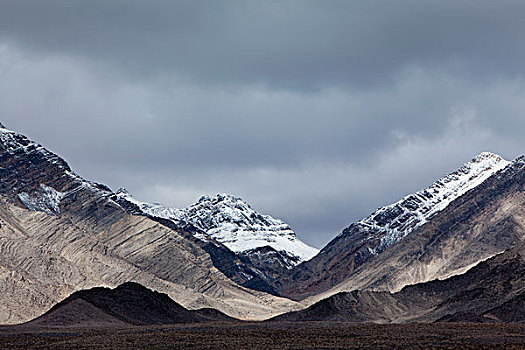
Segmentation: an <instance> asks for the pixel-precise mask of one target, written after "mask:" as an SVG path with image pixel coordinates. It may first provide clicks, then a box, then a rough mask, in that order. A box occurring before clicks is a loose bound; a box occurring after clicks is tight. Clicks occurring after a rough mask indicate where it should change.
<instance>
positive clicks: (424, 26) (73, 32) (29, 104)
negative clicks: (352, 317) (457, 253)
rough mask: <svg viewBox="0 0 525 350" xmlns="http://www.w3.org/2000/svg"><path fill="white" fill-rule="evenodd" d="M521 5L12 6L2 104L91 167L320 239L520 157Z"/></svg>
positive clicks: (174, 197)
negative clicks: (244, 208) (473, 164)
mask: <svg viewBox="0 0 525 350" xmlns="http://www.w3.org/2000/svg"><path fill="white" fill-rule="evenodd" d="M523 7H525V5H524V4H523V3H522V2H511V1H500V2H498V3H497V4H496V2H489V1H462V2H457V1H454V2H452V1H450V2H449V1H443V2H421V1H403V2H386V1H385V2H379V1H378V2H370V1H363V2H347V1H331V2H309V1H300V2H294V1H283V2H262V1H261V2H235V1H231V2H227V1H221V2H218V1H208V2H207V1H198V2H197V1H175V2H173V1H148V2H145V1H90V2H84V1H47V2H45V3H44V2H41V1H20V0H19V1H3V2H2V3H1V4H0V115H1V116H2V117H1V119H2V121H3V122H4V123H5V124H6V125H7V126H8V127H10V128H12V129H17V130H19V131H21V132H23V133H26V134H28V135H29V136H30V137H32V138H33V139H36V140H38V141H40V142H41V143H43V144H44V145H46V146H48V147H49V148H51V149H52V150H54V151H55V152H57V153H59V154H61V155H63V156H64V157H65V158H66V159H67V160H68V161H69V162H70V163H71V165H72V166H73V168H74V169H76V170H77V171H78V172H79V173H80V174H81V175H84V176H85V177H87V178H91V179H93V180H96V181H99V182H104V183H107V184H109V185H110V186H111V187H113V188H117V187H120V186H125V187H127V188H128V190H130V191H131V192H132V193H134V194H135V195H136V197H137V198H139V199H141V200H145V201H160V202H164V203H167V204H170V205H175V206H183V205H188V204H190V203H191V202H193V201H195V200H197V199H198V197H199V196H200V195H201V194H204V193H216V192H232V193H234V194H236V195H239V196H241V197H244V198H245V199H246V200H248V201H249V202H250V203H251V204H252V205H253V206H254V207H255V208H256V209H258V210H260V211H262V212H266V213H270V214H272V215H273V216H276V217H280V218H283V219H285V220H287V221H288V222H289V223H290V224H291V225H292V227H293V228H294V229H295V230H296V231H297V232H298V234H299V236H300V237H301V238H303V239H304V240H306V241H307V242H310V243H312V244H315V245H317V246H320V245H321V244H323V243H325V242H326V241H327V240H329V239H330V238H332V237H333V236H334V235H335V234H337V233H338V232H339V231H340V230H341V229H342V228H343V227H345V226H346V225H348V224H349V223H350V222H352V221H354V220H358V219H359V218H361V217H363V216H365V215H367V214H368V213H370V212H371V211H372V210H374V209H375V208H377V207H378V206H380V205H384V204H388V203H390V202H392V201H395V200H397V199H398V198H400V197H401V196H403V195H405V194H407V193H409V192H413V191H415V190H418V189H419V188H421V187H424V186H426V185H428V184H430V183H431V182H432V181H434V180H435V179H436V178H438V177H440V176H442V175H444V174H445V173H446V172H449V171H452V170H454V169H455V168H457V167H458V166H460V165H461V163H463V162H465V161H467V160H468V159H469V158H470V157H472V156H474V155H475V154H477V153H479V152H481V151H486V150H489V151H494V152H497V153H500V154H502V155H503V156H505V157H506V158H513V157H516V156H518V155H519V154H522V153H525V151H524V150H525V141H524V140H523V137H522V130H524V128H525V115H524V114H525V102H523V101H525V89H524V84H523V76H522V75H523V73H522V72H523V71H524V68H525V67H524V66H523V65H524V63H523V62H525V57H524V56H525V49H524V48H523V47H522V45H521V44H520V41H519V39H520V37H521V36H522V34H523V32H524V30H525V23H524V22H523V21H522V19H521V18H520V15H521V14H522V13H523V10H524V9H523Z"/></svg>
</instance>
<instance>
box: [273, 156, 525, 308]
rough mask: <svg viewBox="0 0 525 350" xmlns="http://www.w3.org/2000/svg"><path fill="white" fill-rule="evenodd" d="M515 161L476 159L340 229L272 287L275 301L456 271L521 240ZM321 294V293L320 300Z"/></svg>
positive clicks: (391, 285) (393, 286) (395, 285)
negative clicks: (275, 290) (277, 294)
mask: <svg viewBox="0 0 525 350" xmlns="http://www.w3.org/2000/svg"><path fill="white" fill-rule="evenodd" d="M522 173H523V169H522V162H521V160H520V159H518V160H516V161H514V162H512V163H509V162H507V161H505V160H503V159H502V158H501V157H499V156H496V155H494V154H491V153H482V154H480V155H479V156H477V157H475V158H474V159H473V160H472V161H470V162H468V163H466V164H465V165H464V166H462V167H461V168H460V169H459V170H458V171H456V172H454V173H451V174H449V175H447V176H445V177H444V178H442V179H441V180H439V181H437V182H436V183H434V184H433V185H431V186H430V187H428V188H427V189H425V190H422V191H419V192H417V193H415V194H413V195H409V196H407V197H405V198H403V199H402V200H401V201H399V202H397V203H394V204H392V205H390V206H387V207H385V208H381V209H379V210H378V211H376V212H375V213H373V214H372V215H370V216H369V217H368V218H366V219H364V220H361V221H360V222H357V223H355V224H352V225H350V226H349V227H348V228H346V229H345V230H344V231H343V232H342V233H341V234H340V235H339V236H337V237H336V238H335V239H334V240H332V241H331V242H330V243H329V244H328V245H327V246H326V247H324V248H323V249H322V250H321V252H320V253H319V254H318V255H317V256H315V257H314V258H313V259H311V260H310V261H307V262H305V263H303V264H300V265H298V266H297V267H296V268H295V269H293V270H292V271H291V273H289V274H288V275H285V276H283V278H282V279H281V280H280V281H279V282H280V286H279V287H278V290H279V292H280V293H281V294H282V295H286V296H290V297H292V298H296V299H301V298H305V297H308V296H313V295H315V294H319V293H321V294H320V295H319V296H318V297H316V298H317V300H318V298H321V297H326V296H328V295H330V294H334V293H337V292H340V291H350V290H355V289H375V290H393V291H395V290H399V289H400V288H402V287H403V286H404V285H407V284H413V283H418V282H423V281H428V280H432V279H435V278H445V277H448V276H451V275H453V274H456V273H461V272H463V271H465V270H466V269H468V268H469V267H471V266H472V265H474V264H476V263H477V262H479V261H480V260H483V259H486V258H488V257H490V256H492V255H494V254H496V253H499V252H501V251H503V250H505V249H508V248H510V247H512V246H513V245H514V244H515V243H516V242H519V241H520V239H521V238H522V237H523V233H524V232H523V226H522V225H523V223H524V221H523V218H522V217H521V215H522V209H521V207H520V206H521V205H522V204H523V203H522V201H523V190H522V183H521V181H522V180H521V176H523V174H522ZM322 293H324V294H322Z"/></svg>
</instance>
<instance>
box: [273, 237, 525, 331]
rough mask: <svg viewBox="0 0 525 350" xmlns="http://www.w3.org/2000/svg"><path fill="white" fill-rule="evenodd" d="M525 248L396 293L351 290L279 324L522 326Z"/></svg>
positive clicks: (285, 317)
mask: <svg viewBox="0 0 525 350" xmlns="http://www.w3.org/2000/svg"><path fill="white" fill-rule="evenodd" d="M524 256H525V245H524V244H520V245H519V246H517V247H515V248H513V249H512V250H509V251H507V252H505V253H502V254H500V255H498V256H495V257H493V258H491V259H489V260H487V261H483V262H481V263H479V264H478V265H476V266H475V267H473V268H472V269H470V270H469V271H467V272H466V273H464V274H461V275H457V276H453V277H450V278H448V279H445V280H435V281H430V282H426V283H420V284H416V285H412V286H407V287H405V288H403V289H402V290H401V291H399V292H397V293H393V294H392V293H389V292H374V291H353V292H343V293H338V294H335V295H332V296H330V297H328V298H326V299H323V300H321V301H319V302H317V303H315V304H313V305H311V306H310V307H308V308H307V309H305V310H301V311H297V312H291V313H288V314H284V315H280V316H277V317H276V318H274V320H279V321H347V322H382V323H388V322H396V323H399V322H401V323H402V322H525V314H524V313H523V310H525V258H524Z"/></svg>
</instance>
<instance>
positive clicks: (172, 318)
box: [23, 282, 235, 328]
mask: <svg viewBox="0 0 525 350" xmlns="http://www.w3.org/2000/svg"><path fill="white" fill-rule="evenodd" d="M234 320H235V319H233V318H231V317H229V316H227V315H225V314H223V313H221V312H220V311H217V310H214V309H199V310H188V309H186V308H185V307H183V306H182V305H180V304H178V303H176V302H175V301H173V300H172V299H171V298H170V297H169V296H168V295H167V294H163V293H158V292H155V291H152V290H150V289H148V288H145V287H144V286H142V285H140V284H138V283H134V282H126V283H123V284H121V285H119V286H117V287H116V288H114V289H110V288H104V287H95V288H91V289H88V290H81V291H77V292H74V293H73V294H71V295H70V296H69V297H67V298H66V299H64V300H62V301H61V302H59V303H58V304H56V305H54V306H53V307H52V308H51V309H50V310H49V311H47V312H46V313H45V314H43V315H42V316H40V317H38V318H36V319H34V320H32V321H30V322H28V323H25V324H24V325H23V328H42V327H53V328H54V327H60V328H64V327H91V328H92V327H111V326H126V325H155V324H173V323H200V322H216V321H234Z"/></svg>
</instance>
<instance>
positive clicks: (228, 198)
mask: <svg viewBox="0 0 525 350" xmlns="http://www.w3.org/2000/svg"><path fill="white" fill-rule="evenodd" d="M204 202H211V203H220V202H232V203H243V204H245V205H247V206H248V207H250V205H249V204H248V203H246V201H244V200H243V199H242V198H240V197H236V196H234V195H233V194H231V193H217V194H216V195H215V196H211V195H207V194H205V195H203V196H201V197H200V198H199V200H198V201H197V203H204Z"/></svg>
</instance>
